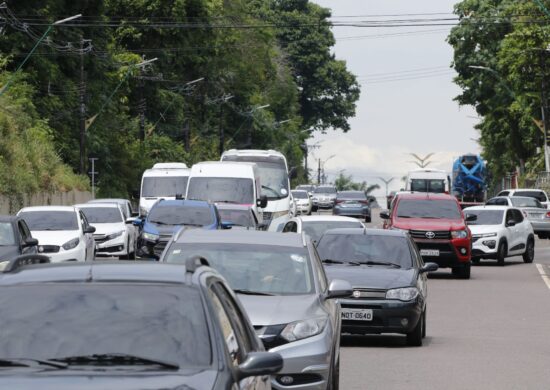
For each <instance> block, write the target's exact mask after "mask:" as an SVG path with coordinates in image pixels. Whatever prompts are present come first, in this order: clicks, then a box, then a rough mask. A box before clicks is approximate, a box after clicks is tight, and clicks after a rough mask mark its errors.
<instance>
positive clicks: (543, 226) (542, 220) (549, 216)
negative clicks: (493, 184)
mask: <svg viewBox="0 0 550 390" xmlns="http://www.w3.org/2000/svg"><path fill="white" fill-rule="evenodd" d="M486 205H487V206H509V207H515V208H518V209H520V210H521V212H522V213H523V215H524V216H525V217H526V218H527V219H528V220H529V222H531V226H533V231H534V232H535V234H536V235H537V236H538V237H539V238H542V239H544V238H550V212H549V211H548V209H546V206H544V205H543V204H542V203H541V202H540V201H539V200H538V199H535V198H531V197H528V196H510V197H508V196H496V197H494V198H491V199H489V200H488V201H487V203H486Z"/></svg>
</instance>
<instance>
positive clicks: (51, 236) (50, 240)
mask: <svg viewBox="0 0 550 390" xmlns="http://www.w3.org/2000/svg"><path fill="white" fill-rule="evenodd" d="M31 234H32V237H33V238H36V239H37V240H38V244H39V245H58V246H61V245H63V244H65V243H66V242H67V241H70V240H72V239H73V238H77V237H80V231H79V230H55V231H53V230H52V231H49V230H32V231H31Z"/></svg>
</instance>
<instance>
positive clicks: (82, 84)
mask: <svg viewBox="0 0 550 390" xmlns="http://www.w3.org/2000/svg"><path fill="white" fill-rule="evenodd" d="M86 42H89V40H86V41H85V40H84V39H83V38H80V88H79V89H80V165H79V171H80V174H82V175H83V174H84V173H85V172H86V166H85V165H86V159H85V157H84V156H85V155H86V79H85V74H84V43H86Z"/></svg>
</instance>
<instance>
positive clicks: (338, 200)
mask: <svg viewBox="0 0 550 390" xmlns="http://www.w3.org/2000/svg"><path fill="white" fill-rule="evenodd" d="M343 202H344V201H343V200H342V199H336V204H338V203H343Z"/></svg>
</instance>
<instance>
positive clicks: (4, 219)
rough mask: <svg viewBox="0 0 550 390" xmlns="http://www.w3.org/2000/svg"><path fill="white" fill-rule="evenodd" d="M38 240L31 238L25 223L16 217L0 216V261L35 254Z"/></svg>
mask: <svg viewBox="0 0 550 390" xmlns="http://www.w3.org/2000/svg"><path fill="white" fill-rule="evenodd" d="M37 247H38V240H37V239H36V238H33V237H32V235H31V232H30V230H29V228H28V226H27V224H26V223H25V221H24V220H23V219H22V218H21V217H18V216H11V215H0V261H5V260H9V259H12V258H14V257H16V256H19V255H22V254H27V253H36V252H37Z"/></svg>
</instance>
